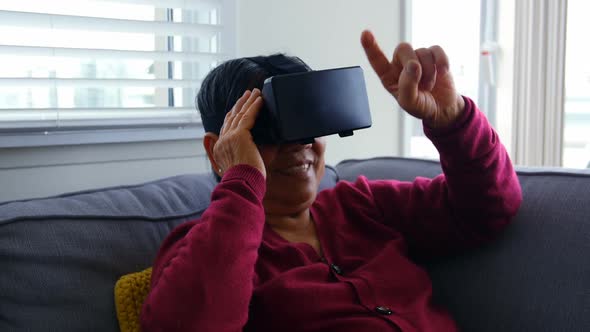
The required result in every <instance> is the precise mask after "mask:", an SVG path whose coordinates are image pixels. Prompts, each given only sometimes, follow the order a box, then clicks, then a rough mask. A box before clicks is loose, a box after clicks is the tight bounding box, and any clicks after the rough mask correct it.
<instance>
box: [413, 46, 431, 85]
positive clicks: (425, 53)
mask: <svg viewBox="0 0 590 332" xmlns="http://www.w3.org/2000/svg"><path fill="white" fill-rule="evenodd" d="M416 55H417V56H418V59H419V60H420V66H421V67H422V77H421V78H420V85H419V88H420V90H426V91H432V89H433V88H434V84H435V83H436V66H435V63H434V56H433V54H432V51H431V50H430V49H427V48H419V49H417V50H416Z"/></svg>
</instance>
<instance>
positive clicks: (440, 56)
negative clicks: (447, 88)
mask: <svg viewBox="0 0 590 332" xmlns="http://www.w3.org/2000/svg"><path fill="white" fill-rule="evenodd" d="M428 49H429V50H430V52H431V54H432V58H433V60H434V64H435V65H436V70H437V71H438V73H439V74H445V73H446V72H447V71H449V58H448V57H447V54H446V53H445V51H444V50H443V49H442V47H440V46H438V45H435V46H431V47H429V48H428Z"/></svg>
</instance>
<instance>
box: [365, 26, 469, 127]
mask: <svg viewBox="0 0 590 332" xmlns="http://www.w3.org/2000/svg"><path fill="white" fill-rule="evenodd" d="M361 43H362V45H363V48H364V49H365V53H366V54H367V58H368V59H369V62H370V63H371V66H372V67H373V69H374V70H375V72H376V73H377V75H378V76H379V78H380V79H381V83H383V86H384V87H385V89H387V91H389V93H391V94H392V95H393V96H394V97H395V99H396V100H397V102H398V103H399V105H400V106H401V107H402V108H403V109H404V110H405V111H406V112H408V113H409V114H411V115H413V116H415V117H417V118H419V119H422V121H424V123H425V124H426V125H427V126H429V127H432V128H444V127H447V126H449V125H451V124H452V123H453V122H454V121H455V120H456V119H457V118H458V117H459V115H460V114H461V112H463V109H464V108H465V102H464V100H463V97H461V96H460V95H459V94H457V91H456V90H455V85H454V83H453V77H452V75H451V72H450V71H449V59H448V58H447V55H446V54H445V52H444V51H443V49H442V48H441V47H440V46H432V47H429V48H419V49H416V50H414V49H413V48H412V46H411V45H410V44H408V43H401V44H399V45H398V46H397V48H396V49H395V52H394V53H393V59H392V60H391V61H390V60H388V59H387V57H386V56H385V54H384V53H383V51H382V50H381V48H380V47H379V45H378V44H377V41H376V40H375V37H374V36H373V34H372V33H371V32H370V31H363V33H362V36H361Z"/></svg>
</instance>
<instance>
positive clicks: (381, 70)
mask: <svg viewBox="0 0 590 332" xmlns="http://www.w3.org/2000/svg"><path fill="white" fill-rule="evenodd" d="M361 44H362V45H363V48H364V49H365V54H366V55H367V59H368V60H369V63H370V64H371V67H373V70H375V73H377V76H379V77H382V76H383V75H385V74H386V73H387V71H388V70H389V67H390V65H391V63H390V62H389V60H387V57H386V56H385V54H384V53H383V51H382V50H381V48H380V47H379V44H377V41H376V40H375V36H373V33H372V32H371V31H369V30H365V31H363V33H362V35H361Z"/></svg>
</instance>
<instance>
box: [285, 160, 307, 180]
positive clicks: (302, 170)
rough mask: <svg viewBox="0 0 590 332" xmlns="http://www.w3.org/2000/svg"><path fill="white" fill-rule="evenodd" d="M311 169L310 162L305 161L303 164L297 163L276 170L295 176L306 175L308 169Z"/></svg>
mask: <svg viewBox="0 0 590 332" xmlns="http://www.w3.org/2000/svg"><path fill="white" fill-rule="evenodd" d="M310 169H311V162H306V163H304V164H299V165H295V166H291V167H287V168H282V169H278V170H277V171H278V172H279V173H280V174H282V175H286V176H297V177H307V176H308V175H309V174H308V173H309V170H310Z"/></svg>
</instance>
